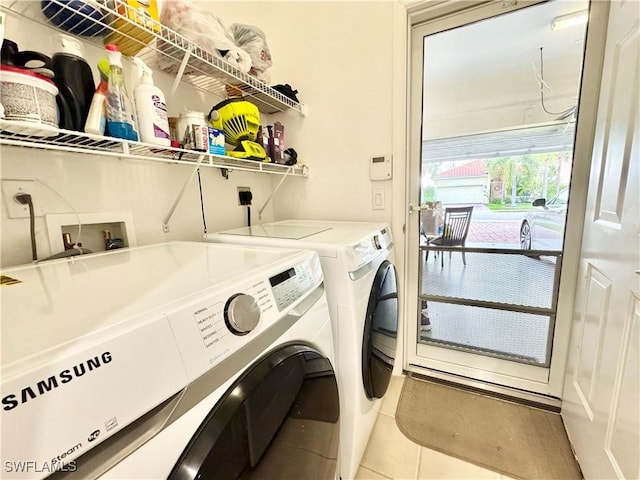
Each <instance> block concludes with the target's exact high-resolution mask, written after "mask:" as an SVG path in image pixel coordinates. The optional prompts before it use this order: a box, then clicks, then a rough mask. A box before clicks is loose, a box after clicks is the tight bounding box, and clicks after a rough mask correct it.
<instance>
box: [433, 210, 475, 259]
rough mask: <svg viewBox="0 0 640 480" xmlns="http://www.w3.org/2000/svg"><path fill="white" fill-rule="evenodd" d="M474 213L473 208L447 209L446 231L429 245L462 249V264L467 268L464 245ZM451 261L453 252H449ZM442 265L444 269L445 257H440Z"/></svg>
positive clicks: (445, 214) (445, 211)
mask: <svg viewBox="0 0 640 480" xmlns="http://www.w3.org/2000/svg"><path fill="white" fill-rule="evenodd" d="M472 212H473V206H470V207H450V208H446V209H445V210H444V229H443V231H442V235H440V236H439V237H436V238H434V239H432V240H430V241H429V243H428V245H439V246H446V247H461V252H460V253H462V263H463V264H464V265H465V266H466V265H467V259H466V257H465V254H464V245H465V242H466V241H467V234H468V233H469V225H470V224H471V213H472ZM427 253H428V251H427ZM443 253H444V252H443ZM449 259H451V250H450V251H449ZM440 265H441V266H442V267H444V255H441V256H440Z"/></svg>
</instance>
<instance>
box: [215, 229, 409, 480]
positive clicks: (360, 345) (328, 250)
mask: <svg viewBox="0 0 640 480" xmlns="http://www.w3.org/2000/svg"><path fill="white" fill-rule="evenodd" d="M205 241H208V242H219V243H226V244H236V245H252V246H270V247H280V248H289V249H296V248H305V249H312V250H315V251H316V252H318V254H319V256H320V261H321V263H322V269H323V272H324V276H325V284H326V286H327V299H328V301H329V308H330V314H331V319H332V323H333V335H334V345H337V350H336V359H337V373H338V382H339V386H340V394H341V396H340V404H341V413H342V420H341V423H340V473H341V476H342V479H343V480H347V479H352V478H354V477H355V475H356V472H357V470H358V466H359V464H360V461H361V458H362V455H363V453H364V450H365V448H366V446H367V442H368V440H369V437H370V435H371V431H372V430H373V426H374V424H375V421H376V418H377V415H378V412H379V410H380V402H381V400H380V399H381V398H382V397H383V396H384V394H385V392H386V390H387V387H388V384H389V381H390V377H391V374H392V371H393V365H394V359H395V357H396V351H397V329H398V290H397V281H396V273H395V267H394V264H393V241H392V235H391V231H390V229H389V226H388V225H386V224H382V223H366V222H334V221H307V220H287V221H282V222H273V223H267V224H262V225H255V226H251V227H243V228H237V229H233V230H226V231H222V232H218V233H213V234H207V235H205Z"/></svg>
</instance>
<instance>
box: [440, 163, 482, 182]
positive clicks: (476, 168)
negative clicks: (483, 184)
mask: <svg viewBox="0 0 640 480" xmlns="http://www.w3.org/2000/svg"><path fill="white" fill-rule="evenodd" d="M487 173H488V172H487V167H486V165H485V164H484V160H474V161H472V162H469V163H465V164H464V165H458V166H457V167H454V168H451V169H449V170H445V171H444V172H440V173H439V174H438V175H437V176H436V178H465V177H482V176H483V175H486V174H487Z"/></svg>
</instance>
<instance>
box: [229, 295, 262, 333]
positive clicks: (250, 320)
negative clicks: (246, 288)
mask: <svg viewBox="0 0 640 480" xmlns="http://www.w3.org/2000/svg"><path fill="white" fill-rule="evenodd" d="M260 313H261V312H260V307H259V306H258V302H256V299H255V298H253V297H252V296H251V295H247V294H245V293H236V294H235V295H233V296H232V297H231V298H229V300H227V303H226V305H225V306H224V321H225V323H226V324H227V327H228V328H229V330H231V333H233V334H234V335H246V334H247V333H249V332H250V331H251V330H253V329H254V328H256V325H258V322H259V321H260Z"/></svg>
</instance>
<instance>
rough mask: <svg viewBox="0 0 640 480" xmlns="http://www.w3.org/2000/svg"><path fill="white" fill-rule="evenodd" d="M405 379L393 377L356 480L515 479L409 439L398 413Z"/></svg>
mask: <svg viewBox="0 0 640 480" xmlns="http://www.w3.org/2000/svg"><path fill="white" fill-rule="evenodd" d="M403 381H404V377H392V378H391V383H390V384H389V389H388V390H387V393H386V395H385V396H384V398H383V400H382V406H381V407H380V414H379V415H378V420H377V422H376V425H375V427H374V428H373V432H372V434H371V438H370V439H369V443H368V445H367V449H366V450H365V452H364V455H363V456H362V461H361V462H360V468H359V469H358V473H357V474H356V480H378V479H387V480H389V479H392V480H427V479H429V480H431V479H433V480H435V479H438V480H439V479H443V480H445V479H446V480H448V479H458V480H485V479H486V480H490V479H492V480H512V479H511V478H510V477H507V476H504V475H501V474H499V473H496V472H492V471H491V470H487V469H486V468H482V467H478V466H477V465H474V464H472V463H467V462H465V461H463V460H459V459H458V458H455V457H450V456H448V455H445V454H443V453H440V452H436V451H435V450H431V449H429V448H424V447H422V446H420V445H418V444H416V443H413V442H412V441H411V440H409V439H408V438H407V437H405V436H404V435H403V434H402V432H401V431H400V429H399V428H398V426H397V425H396V420H395V413H396V406H397V404H398V399H399V398H400V392H401V390H402V383H403Z"/></svg>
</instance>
